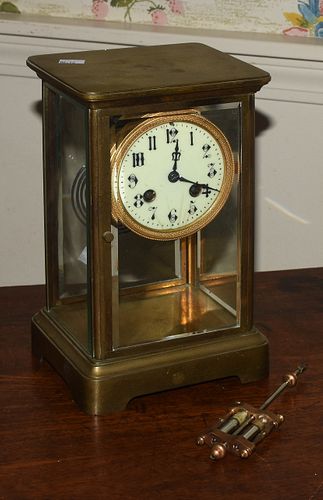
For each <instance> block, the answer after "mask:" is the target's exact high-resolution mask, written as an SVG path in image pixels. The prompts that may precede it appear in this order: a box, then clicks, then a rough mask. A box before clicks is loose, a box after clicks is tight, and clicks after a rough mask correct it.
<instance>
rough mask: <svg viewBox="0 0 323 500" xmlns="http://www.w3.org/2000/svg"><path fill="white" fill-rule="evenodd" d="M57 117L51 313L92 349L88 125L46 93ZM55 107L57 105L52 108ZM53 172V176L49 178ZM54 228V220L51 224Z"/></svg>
mask: <svg viewBox="0 0 323 500" xmlns="http://www.w3.org/2000/svg"><path fill="white" fill-rule="evenodd" d="M48 92H49V95H51V97H50V99H51V101H52V105H51V113H55V115H56V116H55V119H53V121H52V123H55V124H56V127H52V128H51V129H50V130H48V131H47V134H51V135H52V138H51V142H53V141H54V142H55V148H53V149H52V155H51V157H50V158H48V159H47V172H48V173H49V175H48V174H47V177H48V183H50V182H51V181H52V180H54V179H55V183H56V186H55V192H56V200H55V204H54V205H53V207H54V206H55V211H54V210H52V212H51V214H50V218H52V219H53V221H55V225H56V228H57V235H56V237H55V241H54V242H52V244H55V243H56V245H57V276H56V280H57V297H56V301H55V303H54V304H52V307H51V308H50V314H51V315H52V317H53V318H54V319H55V321H57V322H58V323H59V324H60V326H61V327H62V328H63V329H64V331H65V332H66V333H67V334H68V335H71V336H72V337H73V338H74V340H76V341H77V342H78V343H79V344H80V345H81V346H82V347H83V348H85V349H86V350H89V351H91V338H90V335H89V307H88V306H89V304H88V272H89V271H88V267H89V266H88V251H87V249H88V242H87V222H88V216H87V143H88V141H87V122H86V116H87V115H86V110H85V109H84V108H83V107H81V106H80V105H78V103H76V102H74V101H72V100H70V99H69V98H67V97H65V96H64V95H61V94H56V93H54V92H53V91H50V90H48ZM53 103H54V105H53ZM50 172H52V174H50ZM48 224H49V225H50V224H51V220H50V219H49V220H48Z"/></svg>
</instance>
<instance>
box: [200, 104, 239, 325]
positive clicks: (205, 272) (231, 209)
mask: <svg viewBox="0 0 323 500" xmlns="http://www.w3.org/2000/svg"><path fill="white" fill-rule="evenodd" d="M205 116H206V117H207V118H208V119H209V120H211V121H213V122H214V123H216V125H217V126H218V127H219V128H220V129H221V130H222V131H223V132H224V134H225V135H226V137H227V139H228V140H229V142H230V146H231V149H232V152H233V155H234V160H235V179H234V182H233V186H232V189H231V193H230V196H229V199H228V200H227V202H226V204H225V206H224V208H223V209H222V211H221V212H220V214H219V215H218V217H216V218H215V219H214V220H213V221H212V222H211V223H210V224H209V225H208V226H207V227H206V228H205V229H204V230H203V231H202V232H201V237H200V245H201V262H200V272H201V276H200V286H201V288H202V289H203V290H204V291H205V292H206V293H209V294H211V296H213V297H214V299H215V300H216V301H218V302H219V303H220V304H221V305H222V306H223V307H224V308H225V309H227V310H228V311H231V313H232V314H233V317H234V318H236V319H235V321H236V322H237V324H238V322H239V318H238V316H239V311H238V309H240V300H239V297H238V293H239V291H240V287H239V280H240V273H239V263H240V262H239V261H240V255H239V237H238V235H239V221H240V211H239V207H240V199H239V193H240V190H239V187H240V185H239V180H240V179H239V175H240V164H241V162H240V148H241V137H240V123H241V105H240V103H229V104H224V105H222V106H218V107H216V108H215V109H207V110H205Z"/></svg>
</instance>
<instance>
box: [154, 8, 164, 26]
mask: <svg viewBox="0 0 323 500" xmlns="http://www.w3.org/2000/svg"><path fill="white" fill-rule="evenodd" d="M150 14H151V20H152V22H153V24H159V25H160V26H164V25H165V24H167V14H166V12H165V11H164V10H162V9H152V10H150Z"/></svg>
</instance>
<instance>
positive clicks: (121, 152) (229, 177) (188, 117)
mask: <svg viewBox="0 0 323 500" xmlns="http://www.w3.org/2000/svg"><path fill="white" fill-rule="evenodd" d="M172 121H181V122H188V123H193V124H195V125H197V126H199V127H200V128H203V129H204V130H206V131H207V132H208V133H209V134H210V135H212V137H213V138H214V140H215V141H216V142H217V143H218V145H219V146H220V149H221V152H222V154H223V158H224V175H223V184H222V188H221V192H220V193H219V195H218V197H217V198H216V199H215V200H214V202H213V204H212V205H211V206H210V208H209V209H208V210H207V211H206V212H205V213H204V214H202V215H201V216H200V218H199V219H198V220H196V221H194V222H192V223H189V224H187V225H185V226H182V227H181V228H178V229H161V230H157V229H152V228H148V227H146V226H144V225H142V224H140V223H138V222H137V221H136V220H135V219H134V218H133V217H132V216H131V215H130V214H129V212H128V211H127V209H126V208H125V206H124V205H123V203H122V200H121V196H120V195H119V187H118V177H119V173H120V169H121V164H122V161H123V159H124V157H125V155H126V154H127V152H128V150H129V148H130V147H131V146H132V145H133V144H134V142H135V141H136V140H137V139H138V138H139V137H140V136H142V135H143V134H144V133H146V132H148V131H149V130H150V129H152V128H154V127H156V126H158V125H163V124H165V123H168V122H172ZM111 163H112V169H111V180H112V182H111V188H112V193H111V195H112V196H111V198H112V216H113V218H114V219H115V220H117V221H119V222H121V223H122V224H124V225H125V226H127V227H128V228H129V229H130V230H131V231H133V232H134V233H136V234H138V235H139V236H143V237H145V238H148V239H153V240H161V241H167V240H175V239H177V238H186V237H188V236H191V235H192V234H194V233H196V232H197V231H199V230H201V229H203V227H205V226H206V225H207V224H209V223H210V222H211V220H213V219H214V217H216V215H218V213H219V212H220V211H221V209H222V208H223V206H224V205H225V203H226V201H227V199H228V196H229V194H230V191H231V188H232V185H233V180H234V171H235V167H234V157H233V153H232V150H231V146H230V144H229V141H228V140H227V138H226V137H225V135H224V134H223V132H222V131H221V130H220V129H219V128H218V127H217V126H216V125H215V124H213V123H212V122H211V121H209V120H207V119H206V118H204V117H202V116H201V115H198V114H193V113H192V114H183V113H182V114H176V115H174V114H167V115H162V116H161V115H160V114H158V116H153V117H151V118H148V119H147V120H146V121H144V122H143V123H140V124H139V125H137V126H135V127H134V129H133V130H132V131H131V132H129V133H128V134H127V135H126V136H125V137H124V138H123V139H122V140H121V142H120V144H119V145H118V147H117V149H116V150H113V148H112V152H111Z"/></svg>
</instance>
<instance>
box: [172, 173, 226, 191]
mask: <svg viewBox="0 0 323 500" xmlns="http://www.w3.org/2000/svg"><path fill="white" fill-rule="evenodd" d="M178 180H179V181H181V182H188V183H189V184H193V185H194V186H198V187H200V188H202V189H203V188H205V189H210V190H211V191H217V192H218V193H219V192H220V190H219V189H215V188H211V187H210V186H209V185H208V184H201V183H200V182H197V181H196V182H193V181H190V180H189V179H186V178H185V177H182V176H180V177H179V178H178Z"/></svg>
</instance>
